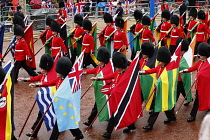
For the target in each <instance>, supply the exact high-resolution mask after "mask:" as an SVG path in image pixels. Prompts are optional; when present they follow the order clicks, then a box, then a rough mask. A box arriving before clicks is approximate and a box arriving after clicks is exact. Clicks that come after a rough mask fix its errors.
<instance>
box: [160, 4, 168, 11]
mask: <svg viewBox="0 0 210 140" xmlns="http://www.w3.org/2000/svg"><path fill="white" fill-rule="evenodd" d="M160 8H161V11H163V10H165V9H168V10H169V7H168V4H162V5H161V7H160Z"/></svg>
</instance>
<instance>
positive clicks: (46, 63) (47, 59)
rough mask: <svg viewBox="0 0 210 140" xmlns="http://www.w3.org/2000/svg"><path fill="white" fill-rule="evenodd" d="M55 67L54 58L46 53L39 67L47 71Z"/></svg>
mask: <svg viewBox="0 0 210 140" xmlns="http://www.w3.org/2000/svg"><path fill="white" fill-rule="evenodd" d="M52 66H53V58H52V56H51V55H49V54H47V53H45V54H43V55H42V57H41V59H40V63H39V67H40V68H41V69H44V70H46V71H50V70H51V68H52Z"/></svg>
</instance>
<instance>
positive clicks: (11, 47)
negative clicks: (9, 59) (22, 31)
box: [9, 35, 16, 57]
mask: <svg viewBox="0 0 210 140" xmlns="http://www.w3.org/2000/svg"><path fill="white" fill-rule="evenodd" d="M15 41H16V35H13V37H12V39H11V41H10V44H9V48H10V49H11V50H10V52H11V54H12V56H13V57H14V53H15V47H14V46H15V44H16V42H15Z"/></svg>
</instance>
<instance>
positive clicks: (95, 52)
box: [90, 22, 97, 56]
mask: <svg viewBox="0 0 210 140" xmlns="http://www.w3.org/2000/svg"><path fill="white" fill-rule="evenodd" d="M90 34H92V36H93V38H94V50H95V51H94V55H95V56H97V22H95V23H94V24H93V25H92V30H91V31H90Z"/></svg>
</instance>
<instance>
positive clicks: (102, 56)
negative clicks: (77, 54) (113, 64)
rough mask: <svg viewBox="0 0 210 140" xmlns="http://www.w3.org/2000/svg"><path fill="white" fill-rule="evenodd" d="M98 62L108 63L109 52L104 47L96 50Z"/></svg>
mask: <svg viewBox="0 0 210 140" xmlns="http://www.w3.org/2000/svg"><path fill="white" fill-rule="evenodd" d="M97 59H98V61H101V62H104V63H106V64H107V63H108V62H109V59H110V52H109V50H108V49H107V48H106V47H100V48H98V55H97Z"/></svg>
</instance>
